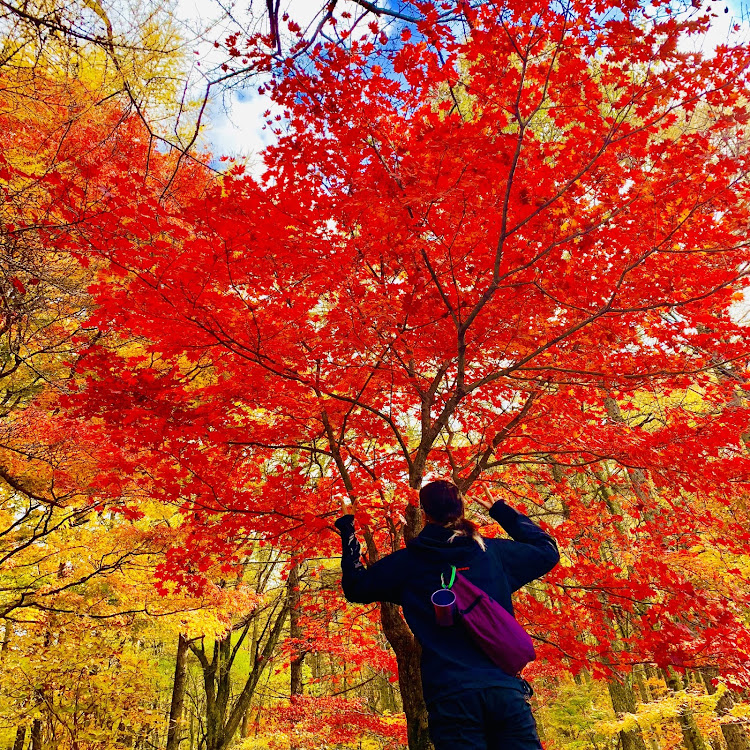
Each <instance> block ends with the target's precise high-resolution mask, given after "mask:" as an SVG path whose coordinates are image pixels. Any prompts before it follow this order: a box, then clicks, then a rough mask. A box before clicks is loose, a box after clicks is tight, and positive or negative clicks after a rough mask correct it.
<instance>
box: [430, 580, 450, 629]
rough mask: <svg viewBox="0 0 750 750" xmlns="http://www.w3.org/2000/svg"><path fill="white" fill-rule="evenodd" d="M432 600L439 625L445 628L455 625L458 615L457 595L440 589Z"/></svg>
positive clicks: (448, 590)
mask: <svg viewBox="0 0 750 750" xmlns="http://www.w3.org/2000/svg"><path fill="white" fill-rule="evenodd" d="M430 600H431V601H432V606H433V607H434V608H435V619H436V620H437V624H438V625H441V626H442V627H444V628H447V627H449V626H451V625H453V624H454V622H455V614H456V595H455V594H454V593H453V592H452V591H451V590H450V589H438V590H437V591H436V592H435V593H434V594H433V595H432V596H431V597H430Z"/></svg>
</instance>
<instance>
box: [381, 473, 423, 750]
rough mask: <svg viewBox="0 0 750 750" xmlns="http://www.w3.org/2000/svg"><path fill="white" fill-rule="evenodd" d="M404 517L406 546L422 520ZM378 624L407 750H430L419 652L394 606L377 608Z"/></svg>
mask: <svg viewBox="0 0 750 750" xmlns="http://www.w3.org/2000/svg"><path fill="white" fill-rule="evenodd" d="M420 476H421V475H420ZM420 484H421V481H420V482H412V486H415V485H420ZM404 515H405V516H406V524H405V527H404V538H405V541H407V542H408V541H410V540H411V539H413V538H414V537H416V536H417V534H419V532H420V530H421V528H422V516H421V513H420V511H419V508H417V507H416V506H415V505H408V506H407V507H406V510H405V512H404ZM367 548H368V550H374V545H373V544H372V543H371V539H367ZM380 622H381V624H382V626H383V633H384V634H385V637H386V638H387V639H388V643H390V644H391V647H392V648H393V652H394V653H395V654H396V662H397V664H398V684H399V688H400V689H401V702H402V704H403V706H404V714H405V715H406V732H407V738H408V742H409V750H432V742H431V741H430V735H429V734H428V731H427V706H426V705H425V702H424V695H423V694H422V670H421V668H420V664H419V660H420V657H421V655H422V650H421V648H420V647H419V643H417V641H416V639H415V638H414V635H413V634H412V632H411V630H409V626H408V625H407V624H406V621H405V620H404V618H403V617H402V616H401V613H400V612H399V609H398V607H397V606H396V605H395V604H390V603H388V602H383V603H382V604H381V605H380Z"/></svg>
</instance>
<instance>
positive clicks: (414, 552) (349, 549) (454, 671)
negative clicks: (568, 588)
mask: <svg viewBox="0 0 750 750" xmlns="http://www.w3.org/2000/svg"><path fill="white" fill-rule="evenodd" d="M490 515H491V516H492V518H494V519H495V520H496V521H497V522H498V523H499V524H500V525H501V526H502V527H503V529H505V531H506V532H507V533H508V534H509V535H510V536H511V537H512V539H486V540H485V541H486V544H487V550H486V551H483V550H482V548H481V547H480V546H479V545H478V544H477V543H476V542H475V541H474V540H473V539H471V538H469V537H466V536H458V537H455V538H454V539H453V541H450V542H449V541H448V540H449V538H450V537H451V535H452V534H453V531H452V530H450V529H446V528H444V527H442V526H438V525H436V524H431V523H429V524H427V525H426V526H425V527H424V529H423V530H422V532H421V533H420V534H419V536H418V537H417V538H416V539H414V540H412V541H411V542H410V543H409V544H408V545H407V546H406V547H405V548H404V549H400V550H398V551H397V552H394V553H393V554H391V555H388V556H387V557H383V558H382V559H380V560H378V561H377V562H375V563H374V564H373V565H371V566H370V567H369V568H365V567H364V565H362V562H361V561H360V547H359V543H358V542H357V540H356V537H355V536H354V526H353V522H352V521H349V522H348V524H347V522H346V521H345V520H344V519H340V521H339V522H337V526H338V527H339V529H340V530H341V531H342V537H341V538H342V544H343V554H342V558H341V570H342V580H341V585H342V588H343V590H344V596H346V598H347V599H348V600H349V601H350V602H358V603H361V604H369V603H371V602H393V603H394V604H399V605H401V606H402V607H403V611H404V618H405V619H406V622H407V623H408V625H409V627H410V628H411V630H412V632H413V633H414V635H415V636H416V638H417V640H418V641H419V643H420V644H421V646H422V688H423V691H424V697H425V701H426V702H427V704H428V705H430V703H432V702H434V701H437V700H440V699H442V698H444V697H446V696H448V695H450V694H452V693H455V692H459V691H461V690H471V689H481V688H485V687H496V686H503V685H511V686H514V687H517V686H518V684H519V682H518V679H517V678H516V677H514V676H512V675H509V674H507V673H505V672H503V670H501V669H500V667H498V666H496V665H495V664H494V663H493V662H492V661H490V659H489V658H488V657H487V656H485V654H484V652H483V651H481V650H480V649H479V648H478V647H477V646H476V645H475V644H474V642H473V641H472V640H471V639H470V637H469V636H468V635H467V633H466V632H464V630H463V629H462V628H461V627H460V626H459V627H441V626H439V625H437V623H436V622H435V613H434V609H433V606H432V603H431V601H430V597H431V596H432V594H433V592H434V591H436V590H437V589H439V588H441V581H440V574H441V573H443V574H444V575H445V576H446V581H447V580H448V576H449V575H450V566H451V565H455V566H456V567H457V569H458V570H459V571H460V572H462V573H463V574H464V575H465V576H466V578H468V579H469V580H470V581H471V582H472V583H474V584H475V585H476V586H478V587H479V588H481V589H482V590H483V591H486V592H487V593H488V594H489V595H490V596H491V597H492V598H493V599H494V600H495V601H496V602H499V603H500V604H502V605H503V607H505V609H507V610H508V612H510V613H511V614H512V613H513V604H512V603H511V598H510V596H511V594H512V593H513V592H514V591H517V590H518V589H520V588H521V587H522V586H524V585H525V584H527V583H529V581H533V580H534V579H535V578H539V577H540V576H543V575H544V574H545V573H547V572H549V571H550V570H552V568H554V567H555V565H556V564H557V563H558V561H559V559H560V555H559V553H558V551H557V544H556V543H555V540H554V539H553V538H552V537H551V536H550V535H549V534H547V533H546V532H545V531H542V529H540V528H539V527H538V526H537V525H536V524H535V523H534V522H533V521H531V520H530V519H529V518H528V517H527V516H525V515H523V514H522V513H519V512H518V511H517V510H514V509H513V508H511V507H510V506H508V505H506V504H505V503H503V502H497V503H495V504H494V505H493V506H492V508H491V509H490ZM345 518H348V519H351V518H352V517H345ZM340 522H343V524H342V525H339V523H340Z"/></svg>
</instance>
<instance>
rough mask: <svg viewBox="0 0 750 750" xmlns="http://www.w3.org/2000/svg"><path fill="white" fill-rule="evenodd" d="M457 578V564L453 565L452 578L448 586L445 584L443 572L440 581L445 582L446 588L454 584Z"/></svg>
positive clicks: (444, 586)
mask: <svg viewBox="0 0 750 750" xmlns="http://www.w3.org/2000/svg"><path fill="white" fill-rule="evenodd" d="M455 580H456V566H455V565H451V580H450V583H449V584H448V585H447V586H446V585H445V578H443V574H442V573H441V574H440V583H442V584H443V588H444V589H449V588H451V587H452V586H453V582H454V581H455Z"/></svg>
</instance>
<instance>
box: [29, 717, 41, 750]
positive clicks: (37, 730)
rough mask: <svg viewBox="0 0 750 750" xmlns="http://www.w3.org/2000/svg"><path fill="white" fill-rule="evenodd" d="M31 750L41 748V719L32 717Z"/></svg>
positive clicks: (39, 749)
mask: <svg viewBox="0 0 750 750" xmlns="http://www.w3.org/2000/svg"><path fill="white" fill-rule="evenodd" d="M31 750H42V720H41V719H34V721H33V722H32V724H31Z"/></svg>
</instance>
